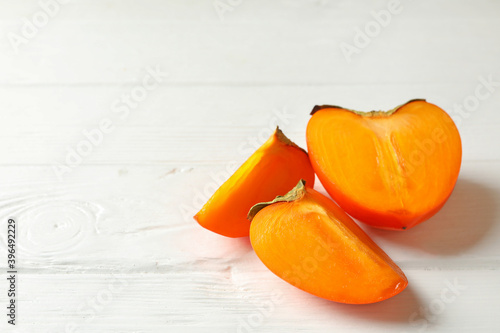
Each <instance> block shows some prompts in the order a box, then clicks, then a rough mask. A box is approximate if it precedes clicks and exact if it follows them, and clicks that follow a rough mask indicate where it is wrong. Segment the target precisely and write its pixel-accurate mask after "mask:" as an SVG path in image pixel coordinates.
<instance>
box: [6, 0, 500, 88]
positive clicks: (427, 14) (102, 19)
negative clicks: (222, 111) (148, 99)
mask: <svg viewBox="0 0 500 333" xmlns="http://www.w3.org/2000/svg"><path fill="white" fill-rule="evenodd" d="M158 3H159V2H158V1H155V2H152V6H153V7H148V6H145V5H143V4H142V3H141V2H138V1H132V2H127V4H130V7H129V6H128V5H126V4H120V3H116V2H113V1H106V2H102V1H101V2H97V1H93V2H92V4H91V5H88V6H87V5H83V4H82V5H79V4H74V3H70V4H67V5H65V6H64V7H62V8H61V10H60V12H59V13H58V14H57V15H55V16H54V17H53V18H51V19H50V20H49V22H48V23H47V24H46V25H45V26H43V27H41V28H40V31H39V32H38V33H36V34H34V36H33V37H31V38H27V40H28V41H27V42H26V43H23V44H21V45H19V47H13V46H12V43H11V42H9V39H8V38H4V39H3V40H2V43H1V44H0V71H1V72H2V73H3V74H4V75H2V77H0V83H2V84H20V85H33V84H35V85H40V84H47V83H50V84H57V85H67V84H75V85H78V84H89V83H99V84H110V83H111V84H122V83H124V82H138V81H139V80H140V79H141V71H142V70H143V69H144V67H146V66H156V65H160V67H161V68H163V69H164V70H165V71H169V72H170V74H171V76H170V77H169V82H175V83H184V84H187V83H202V84H212V83H226V84H238V83H252V84H257V83H262V84H280V83H281V84H290V83H293V84H297V83H299V84H303V83H305V82H307V83H321V84H325V83H336V84H340V83H341V84H356V83H367V82H370V83H373V84H387V83H393V84H394V83H395V84H397V83H415V84H418V83H420V84H425V83H432V82H434V83H453V82H460V81H474V80H475V79H476V78H477V76H478V75H489V74H498V64H497V62H496V59H498V58H499V56H500V45H499V44H498V43H496V41H497V38H496V35H497V34H496V32H497V31H498V29H499V25H500V23H499V21H498V20H497V17H496V16H495V15H494V14H493V13H494V12H498V9H499V6H500V5H499V4H498V3H495V2H488V1H479V2H475V3H474V4H473V5H472V4H467V3H465V2H463V3H461V4H460V5H456V4H455V3H454V2H453V3H452V2H449V1H443V2H440V3H439V4H438V5H435V2H433V1H426V2H423V3H421V2H419V5H416V4H413V3H406V2H403V1H402V2H401V4H402V5H401V6H402V11H401V13H400V14H397V15H394V16H393V17H392V19H391V22H390V23H389V24H388V25H387V26H386V27H383V28H380V32H378V33H376V34H375V35H374V37H373V39H371V38H370V41H368V42H366V44H367V46H366V47H365V46H364V45H361V44H359V45H361V46H363V47H361V46H360V47H359V49H358V53H356V54H355V55H353V57H352V59H353V61H352V62H351V63H347V62H346V58H345V56H344V53H343V51H342V50H341V47H340V45H341V44H342V43H348V44H350V45H354V38H355V36H356V28H359V29H364V28H365V26H366V25H367V24H368V23H369V22H376V21H375V19H374V18H373V17H372V16H371V14H370V13H371V11H380V10H385V9H387V2H385V1H378V2H376V3H375V2H374V3H373V4H372V5H369V6H367V5H366V4H365V3H362V2H360V3H358V4H354V5H352V4H351V2H342V3H336V2H335V3H331V4H328V3H327V2H324V3H321V4H317V5H315V4H314V3H313V2H309V3H306V4H300V3H299V2H296V1H293V2H285V1H282V2H279V3H278V4H274V5H271V6H269V4H268V3H267V2H263V1H258V2H256V3H254V4H252V2H245V4H242V5H241V6H237V7H236V8H234V10H233V11H231V13H228V14H227V15H226V16H225V17H226V20H224V21H223V22H222V21H221V20H220V19H219V18H218V15H217V12H216V11H215V10H214V9H213V6H212V8H210V7H211V5H212V3H211V2H208V3H205V4H202V5H200V6H199V7H198V6H196V5H192V4H188V3H186V4H182V1H175V2H172V3H170V2H169V3H167V4H161V5H158ZM155 5H158V7H155ZM9 6H10V5H9ZM304 7H305V8H307V9H304ZM430 7H432V10H429V8H430ZM83 8H85V9H83ZM39 11H40V9H38V6H37V5H36V3H35V2H31V5H26V6H25V7H22V6H21V5H13V7H12V9H11V10H10V11H9V13H11V14H10V15H9V14H4V15H9V16H8V17H9V19H8V20H2V21H0V29H1V30H2V31H5V32H6V33H9V32H11V33H16V34H18V35H19V34H21V35H22V29H23V21H22V17H27V18H31V16H32V15H34V14H35V13H36V12H39ZM177 13H179V18H174V17H177ZM262 13H265V14H264V15H263V18H262V19H259V18H260V17H261V15H262ZM17 15H18V16H17ZM16 16H17V19H13V17H16ZM297 18H301V19H298V20H297ZM422 20H425V34H424V33H423V29H422V24H423V23H422V22H423V21H422ZM459 35H460V36H463V37H468V36H473V38H467V39H466V41H467V42H457V43H454V44H453V47H450V46H449V44H448V43H444V42H443V41H446V40H454V38H455V37H456V36H459ZM462 40H464V39H463V38H462ZM16 49H17V50H18V52H17V53H15V50H16ZM41 59H43V60H41Z"/></svg>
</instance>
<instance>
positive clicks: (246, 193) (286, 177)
mask: <svg viewBox="0 0 500 333" xmlns="http://www.w3.org/2000/svg"><path fill="white" fill-rule="evenodd" d="M314 177H315V176H314V170H313V169H312V166H311V162H310V160H309V157H308V156H307V152H306V151H304V150H303V149H301V148H300V147H298V146H297V145H295V144H294V143H293V142H292V141H290V140H289V139H288V138H287V137H285V136H284V134H283V133H282V132H281V130H279V128H277V129H276V131H275V132H274V133H273V134H272V135H271V137H270V138H269V139H268V140H267V141H266V142H265V143H264V144H263V145H262V146H261V147H260V148H259V149H257V150H256V151H255V152H254V153H253V154H252V155H251V156H250V157H249V158H248V160H246V161H245V163H243V164H242V165H241V166H240V167H239V168H238V170H236V172H235V173H234V174H233V175H232V176H231V177H230V178H229V179H228V180H227V181H226V182H225V183H224V184H222V185H221V186H220V187H219V189H218V190H217V191H216V192H215V193H214V194H213V196H212V197H211V198H210V199H209V200H208V201H207V203H206V204H205V205H204V206H203V208H202V209H201V210H200V211H199V212H198V213H197V214H196V215H195V216H194V219H195V220H196V221H197V222H198V223H199V224H200V225H201V226H202V227H204V228H206V229H208V230H210V231H213V232H215V233H218V234H220V235H222V236H227V237H234V238H236V237H245V236H248V235H249V230H250V222H249V221H248V219H247V213H248V210H249V209H250V208H251V207H252V206H253V205H255V204H256V203H259V202H262V201H269V200H272V199H274V197H276V196H277V195H279V194H282V193H285V192H286V191H288V190H289V189H290V188H292V187H293V186H294V185H295V184H296V183H297V182H298V181H299V180H300V179H301V178H304V179H307V181H308V182H310V183H311V184H313V183H314Z"/></svg>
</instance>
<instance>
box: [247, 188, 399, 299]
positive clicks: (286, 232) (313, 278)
mask: <svg viewBox="0 0 500 333" xmlns="http://www.w3.org/2000/svg"><path fill="white" fill-rule="evenodd" d="M299 185H300V184H299ZM301 191H302V193H299V194H298V195H295V196H296V198H295V200H293V201H288V202H287V201H284V202H276V203H273V204H270V205H268V206H266V207H264V208H262V209H261V210H260V211H258V213H256V214H255V216H254V217H253V220H252V223H251V226H250V241H251V243H252V247H253V248H254V251H255V253H256V254H257V256H258V257H259V258H260V260H261V261H262V262H263V263H264V265H266V266H267V268H269V269H270V270H271V271H272V272H273V273H274V274H276V275H277V276H279V277H280V278H282V279H283V280H285V281H287V282H288V283H290V284H292V285H294V286H295V287H297V288H299V289H302V290H304V291H306V292H308V293H310V294H313V295H316V296H318V297H321V298H325V299H328V300H331V301H335V302H339V303H347V304H368V303H375V302H379V301H383V300H385V299H387V298H390V297H392V296H395V295H397V294H398V293H400V292H401V291H403V290H404V289H405V288H406V286H407V285H408V280H407V279H406V277H405V275H404V273H403V272H402V271H401V269H400V268H399V267H398V266H397V265H396V264H395V263H394V262H393V261H392V260H391V259H390V258H389V256H387V254H386V253H385V252H384V251H383V250H382V249H381V248H380V247H378V246H377V245H376V244H375V243H374V242H373V240H371V239H370V237H369V236H368V235H367V234H366V233H365V232H364V231H363V230H362V229H361V228H360V227H359V226H358V225H357V224H356V223H355V222H354V221H353V220H352V219H351V218H350V217H349V216H348V215H347V214H346V213H344V211H343V210H342V209H340V208H339V207H338V206H337V205H336V204H335V203H334V202H333V201H331V200H330V199H328V198H327V197H325V196H324V195H322V194H321V193H319V192H317V191H315V190H313V189H311V188H309V187H306V188H303V189H302V190H301ZM252 210H253V209H252Z"/></svg>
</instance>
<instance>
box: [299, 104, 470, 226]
mask: <svg viewBox="0 0 500 333" xmlns="http://www.w3.org/2000/svg"><path fill="white" fill-rule="evenodd" d="M311 114H312V117H311V119H310V120H309V123H308V126H307V134H306V136H307V146H308V150H309V157H310V159H311V163H312V165H313V168H314V170H315V172H316V174H317V175H318V178H319V179H320V181H321V183H322V184H323V186H324V187H325V189H326V190H327V192H328V193H329V194H330V195H331V197H332V198H333V199H334V200H335V201H336V202H337V203H338V204H339V205H340V206H341V207H342V208H343V209H344V210H345V211H346V212H347V213H349V214H350V215H351V216H353V217H355V218H356V219H359V220H360V221H362V222H365V223H367V224H370V225H372V226H375V227H379V228H385V229H395V230H404V229H408V228H411V227H413V226H415V225H417V224H418V223H421V222H423V221H425V220H427V219H428V218H430V217H431V216H432V215H434V214H435V213H436V212H437V211H438V210H439V209H440V208H441V207H442V206H443V205H444V203H445V202H446V200H447V199H448V197H449V196H450V194H451V193H452V191H453V188H454V186H455V183H456V181H457V178H458V174H459V171H460V165H461V160H462V145H461V140H460V135H459V133H458V130H457V128H456V126H455V124H454V123H453V120H452V119H451V118H450V117H449V116H448V114H447V113H446V112H444V111H443V110H442V109H440V108H439V107H437V106H436V105H433V104H430V103H427V102H426V101H425V100H413V101H410V102H408V103H406V104H404V105H401V106H399V107H397V108H395V109H393V110H390V111H387V112H383V111H372V112H358V111H353V110H348V109H344V108H340V107H336V106H317V107H315V108H314V110H313V112H312V113H311Z"/></svg>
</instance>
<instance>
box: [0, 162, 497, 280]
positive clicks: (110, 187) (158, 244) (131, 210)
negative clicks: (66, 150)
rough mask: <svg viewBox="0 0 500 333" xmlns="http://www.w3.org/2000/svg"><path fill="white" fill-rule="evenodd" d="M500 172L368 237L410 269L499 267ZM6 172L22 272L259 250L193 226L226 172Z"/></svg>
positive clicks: (468, 175) (154, 267)
mask: <svg viewBox="0 0 500 333" xmlns="http://www.w3.org/2000/svg"><path fill="white" fill-rule="evenodd" d="M499 167H500V162H466V163H464V165H463V170H462V173H461V175H460V179H459V182H458V184H457V187H456V189H455V192H454V193H453V195H452V197H451V198H450V200H449V202H448V203H447V204H446V205H445V207H444V208H443V209H442V210H441V211H440V212H439V213H438V214H437V215H436V216H435V217H433V218H432V219H431V220H429V221H427V222H425V223H424V224H422V225H420V226H417V227H415V228H413V229H411V230H408V231H405V232H387V231H381V230H376V229H373V228H369V227H365V230H366V231H367V232H368V233H369V234H370V235H371V236H372V237H373V238H374V240H375V241H376V242H378V243H379V245H380V246H381V247H382V248H383V249H384V250H386V251H387V253H388V254H389V255H390V256H391V257H392V258H393V259H394V260H395V261H396V262H397V263H398V264H400V265H401V267H402V268H403V269H404V270H426V269H433V268H440V269H464V270H474V269H479V270H483V269H498V268H500V256H499V253H500V244H499V243H498V242H497V239H498V238H499V237H500V225H499V224H498V223H497V222H498V216H499V215H498V214H499V212H498V207H499V206H500V205H499V203H500V196H499V193H498V191H496V189H497V188H499V187H500V177H499V176H498V172H497V171H498V169H499ZM0 170H1V175H0V184H1V187H2V194H1V196H0V214H1V216H5V217H7V216H14V217H15V218H16V219H17V220H18V221H19V237H18V238H19V239H18V246H19V251H20V256H21V259H20V260H21V265H22V267H23V268H24V269H27V270H29V271H32V272H42V271H43V272H68V273H71V272H81V271H87V270H90V271H91V272H101V271H102V272H117V271H121V270H123V269H126V268H127V269H130V270H131V271H134V272H149V271H160V272H164V271H168V270H170V269H175V267H176V265H178V264H180V265H182V264H186V263H189V264H193V265H195V264H196V262H198V261H199V260H200V259H201V260H205V259H206V258H214V259H213V260H215V261H217V262H220V263H227V262H239V261H240V260H242V257H243V256H245V255H247V254H249V253H251V252H252V249H251V247H250V246H249V243H248V240H247V239H239V240H238V239H230V238H225V237H222V236H219V235H217V234H214V233H212V232H209V231H207V230H205V229H203V228H201V227H200V226H199V225H198V224H197V223H196V222H195V221H194V220H193V219H192V216H193V215H194V214H195V213H196V212H197V210H198V209H200V208H201V206H202V205H203V204H204V202H205V201H206V200H207V199H208V197H209V196H210V195H211V194H212V193H213V191H215V189H216V188H217V186H218V184H219V183H220V182H222V181H223V180H224V179H225V178H226V177H228V176H229V174H228V173H227V172H226V171H225V169H224V166H221V167H214V166H196V167H194V166H183V167H181V166H175V167H174V166H164V167H161V166H122V167H114V166H81V167H79V168H77V169H75V170H74V171H73V172H72V173H71V174H68V175H67V176H66V177H65V178H64V180H63V181H58V180H57V179H56V178H55V176H54V175H53V174H52V170H51V169H50V168H48V167H1V169H0ZM317 188H318V189H319V190H322V189H321V186H320V184H319V183H318V186H317ZM5 223H6V220H5V219H4V220H2V221H0V228H2V226H4V227H5ZM2 237H3V238H4V237H5V235H4V234H2ZM3 244H5V239H4V243H3ZM3 249H4V250H5V248H3ZM0 256H1V254H0ZM162 263H163V264H162ZM165 264H166V266H165ZM4 265H5V263H4V262H0V267H4ZM158 265H159V266H158ZM162 265H163V266H162Z"/></svg>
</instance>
